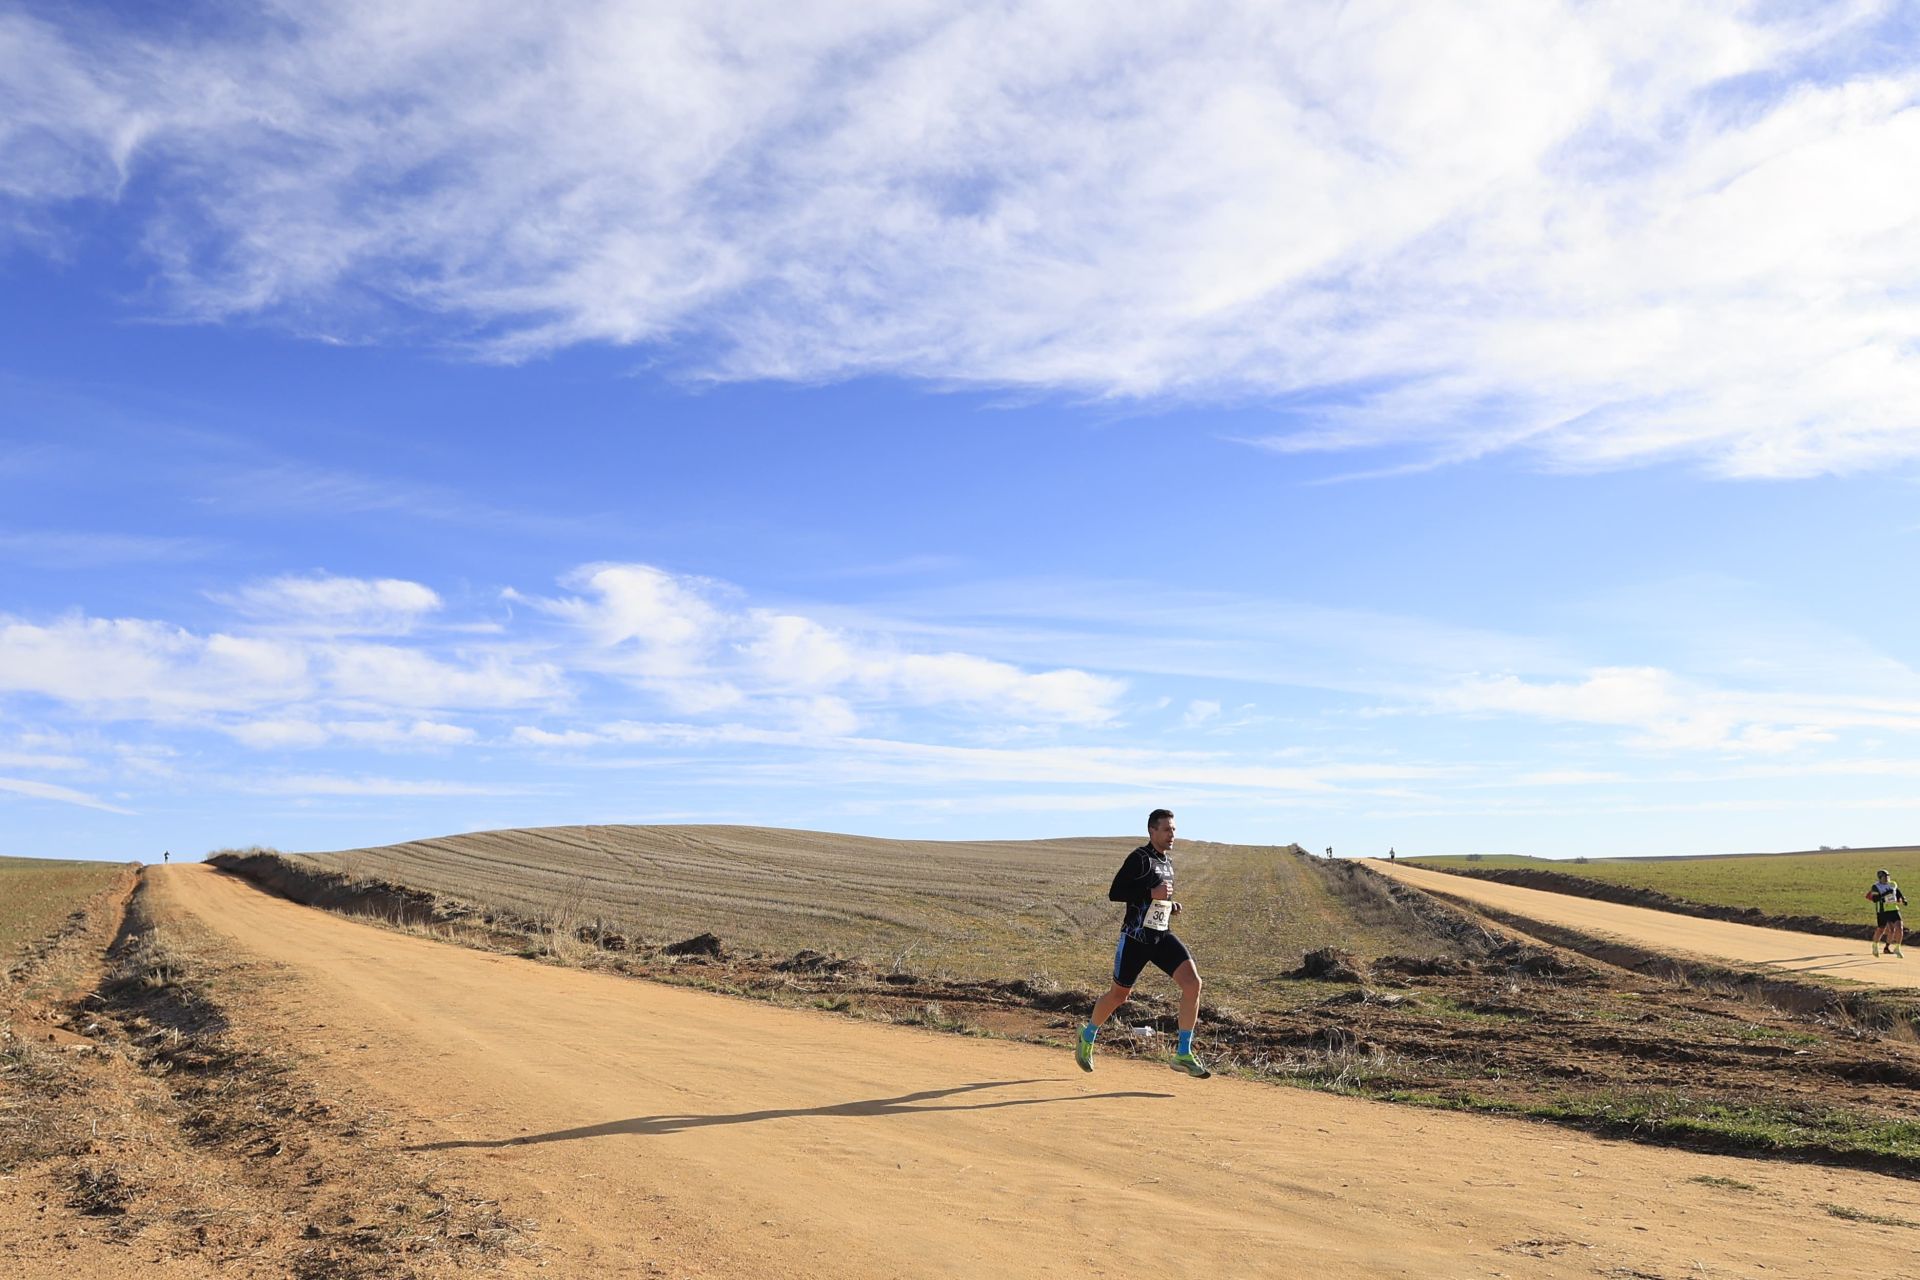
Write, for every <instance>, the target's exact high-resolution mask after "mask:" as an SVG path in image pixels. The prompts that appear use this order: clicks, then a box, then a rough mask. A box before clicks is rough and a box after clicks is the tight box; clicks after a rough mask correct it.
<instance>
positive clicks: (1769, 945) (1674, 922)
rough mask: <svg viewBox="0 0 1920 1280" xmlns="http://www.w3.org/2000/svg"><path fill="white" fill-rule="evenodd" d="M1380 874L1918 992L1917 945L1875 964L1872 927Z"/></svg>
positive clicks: (1748, 958)
mask: <svg viewBox="0 0 1920 1280" xmlns="http://www.w3.org/2000/svg"><path fill="white" fill-rule="evenodd" d="M1367 865H1368V866H1370V867H1372V868H1373V869H1374V870H1375V871H1378V872H1380V873H1381V874H1382V875H1388V876H1392V877H1393V878H1394V879H1396V880H1399V881H1401V882H1403V883H1405V884H1410V885H1412V886H1414V887H1415V888H1416V889H1425V890H1426V891H1427V892H1429V893H1437V894H1444V895H1446V896H1448V897H1452V898H1458V899H1460V900H1461V901H1463V902H1470V903H1478V904H1479V905H1481V906H1486V907H1492V908H1495V909H1496V910H1500V911H1508V912H1511V913H1513V914H1514V915H1517V916H1522V917H1524V918H1526V919H1528V920H1539V921H1541V922H1542V923H1545V924H1555V925H1561V926H1563V927H1565V928H1569V929H1578V930H1580V931H1581V932H1582V933H1590V934H1594V935H1596V936H1601V937H1610V938H1619V939H1621V940H1623V941H1626V942H1632V943H1637V944H1639V945H1641V946H1644V947H1652V948H1653V949H1654V950H1656V951H1666V952H1671V953H1676V954H1680V955H1692V956H1702V957H1705V958H1708V959H1713V960H1738V961H1743V962H1745V963H1748V964H1765V965H1771V966H1773V967H1774V968H1776V969H1787V970H1791V971H1792V972H1794V973H1805V974H1810V975H1814V976H1820V977H1830V978H1845V979H1848V980H1850V981H1853V982H1868V983H1872V984H1874V985H1875V986H1883V987H1920V945H1916V947H1915V949H1914V951H1913V953H1912V954H1910V955H1908V956H1906V957H1905V958H1901V959H1896V958H1894V957H1891V956H1889V957H1883V958H1879V959H1876V958H1875V957H1874V955H1873V952H1872V949H1871V948H1870V947H1869V946H1868V942H1867V939H1868V936H1869V935H1870V934H1871V933H1872V929H1871V928H1870V927H1869V926H1867V925H1864V924H1863V925H1861V927H1860V940H1859V941H1858V942H1849V941H1847V940H1846V939H1845V938H1828V937H1823V936H1821V935H1820V934H1817V933H1791V932H1788V931H1787V930H1785V929H1761V928H1758V927H1756V926H1754V925H1750V924H1734V923H1732V922H1730V921H1726V920H1702V919H1699V918H1697V917H1695V916H1683V915H1676V914H1675V913H1673V912H1671V911H1655V910H1653V909H1651V908H1649V907H1629V906H1625V905H1622V904H1621V903H1617V902H1597V901H1595V900H1594V899H1592V898H1576V897H1573V896H1572V895H1570V894H1564V893H1549V892H1547V891H1546V890H1543V889H1523V888H1521V887H1519V886H1518V885H1511V884H1501V883H1499V882H1498V881H1494V880H1477V879H1474V878H1473V877H1471V876H1457V875H1450V874H1448V873H1447V872H1445V871H1428V870H1425V869H1423V868H1419V867H1410V866H1408V865H1406V864H1405V863H1403V862H1383V861H1381V860H1380V859H1378V858H1375V859H1372V860H1370V861H1369V862H1368V863H1367Z"/></svg>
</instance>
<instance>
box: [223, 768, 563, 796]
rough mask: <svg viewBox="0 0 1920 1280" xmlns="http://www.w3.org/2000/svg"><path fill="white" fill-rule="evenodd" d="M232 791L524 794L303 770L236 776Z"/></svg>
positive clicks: (462, 784)
mask: <svg viewBox="0 0 1920 1280" xmlns="http://www.w3.org/2000/svg"><path fill="white" fill-rule="evenodd" d="M232 785H233V787H234V789H235V790H238V791H244V792H248V793H251V794H254V795H273V796H509V795H524V794H527V793H526V792H525V791H524V790H522V789H517V788H513V787H498V786H485V785H480V784H476V783H467V782H443V781H438V780H434V779H413V778H371V777H345V776H340V775H335V774H323V773H305V774H293V775H287V776H282V777H268V778H247V779H236V780H235V781H234V782H233V784H232Z"/></svg>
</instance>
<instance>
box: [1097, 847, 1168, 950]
mask: <svg viewBox="0 0 1920 1280" xmlns="http://www.w3.org/2000/svg"><path fill="white" fill-rule="evenodd" d="M1163 884H1164V885H1166V886H1167V887H1168V888H1169V889H1171V888H1172V887H1173V859H1172V858H1169V857H1168V856H1167V855H1166V854H1164V853H1161V852H1160V851H1159V850H1157V849H1155V848H1154V847H1153V846H1152V845H1150V844H1143V845H1141V846H1140V847H1139V848H1138V849H1135V850H1134V851H1133V852H1132V853H1130V854H1128V855H1127V860H1126V861H1125V862H1123V863H1121V864H1120V870H1118V871H1116V872H1115V873H1114V875H1113V885H1112V887H1111V888H1109V889H1108V890H1107V897H1108V898H1110V899H1112V900H1113V901H1114V902H1124V903H1126V904H1127V918H1126V921H1125V922H1124V923H1123V924H1122V925H1121V926H1120V928H1121V930H1122V931H1123V932H1125V933H1128V934H1137V933H1138V932H1139V929H1140V919H1141V917H1142V916H1144V915H1146V914H1147V904H1148V903H1149V902H1151V901H1153V891H1154V889H1155V888H1157V887H1158V886H1160V885H1163Z"/></svg>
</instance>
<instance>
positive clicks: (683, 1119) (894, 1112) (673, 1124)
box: [404, 1080, 1177, 1151]
mask: <svg viewBox="0 0 1920 1280" xmlns="http://www.w3.org/2000/svg"><path fill="white" fill-rule="evenodd" d="M1046 1083H1048V1082H1047V1081H1045V1080H983V1081H980V1082H979V1083H977V1084H962V1085H955V1086H954V1087H953V1088H951V1089H923V1090H922V1091H920V1092H919V1093H905V1094H901V1095H900V1096H899V1097H897V1098H869V1099H866V1100H865V1101H861V1102H840V1103H835V1104H833V1105H832V1106H826V1107H785V1108H779V1109H775V1110H767V1111H738V1112H734V1113H732V1114H730V1115H710V1116H696V1115H677V1116H635V1117H633V1118H632V1119H630V1120H610V1121H608V1122H607V1123H605V1124H589V1125H582V1126H580V1127H579V1128H577V1129H556V1130H554V1131H553V1132H552V1133H530V1134H524V1135H522V1136H520V1137H517V1138H471V1139H464V1140H460V1139H455V1140H449V1141H447V1142H423V1143H420V1144H419V1145H417V1146H411V1147H407V1148H404V1149H405V1150H407V1151H450V1150H456V1149H460V1148H475V1147H521V1146H530V1145H532V1144H533V1143H536V1142H572V1141H574V1140H575V1139H577V1138H607V1137H613V1136H615V1135H619V1134H636V1135H639V1136H642V1137H652V1136H654V1135H657V1134H666V1133H680V1132H682V1131H683V1130H686V1129H704V1128H707V1127H709V1126H711V1125H721V1124H753V1123H755V1122H757V1121H761V1120H787V1119H795V1118H799V1117H802V1116H910V1115H914V1114H916V1113H920V1112H934V1111H991V1110H994V1109H996V1108H999V1107H1035V1106H1040V1105H1042V1104H1045V1103H1053V1102H1092V1101H1094V1100H1096V1099H1100V1098H1172V1097H1175V1096H1177V1095H1175V1094H1171V1093H1146V1092H1142V1091H1140V1090H1126V1091H1120V1092H1114V1093H1076V1094H1069V1095H1067V1096H1065V1097H1060V1098H1005V1099H1002V1100H1000V1101H998V1102H970V1103H950V1104H946V1105H941V1106H924V1105H919V1104H923V1103H927V1102H930V1101H932V1100H933V1099H935V1098H950V1097H952V1096H953V1095H955V1094H959V1093H972V1092H974V1091H975V1090H979V1089H1005V1088H1009V1087H1011V1086H1014V1085H1022V1084H1046Z"/></svg>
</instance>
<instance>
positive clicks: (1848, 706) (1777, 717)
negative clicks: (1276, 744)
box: [1430, 667, 1920, 754]
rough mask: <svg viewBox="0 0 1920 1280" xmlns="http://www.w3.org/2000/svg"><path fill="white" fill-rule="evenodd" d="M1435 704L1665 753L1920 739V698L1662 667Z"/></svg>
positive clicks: (1610, 670) (1492, 683)
mask: <svg viewBox="0 0 1920 1280" xmlns="http://www.w3.org/2000/svg"><path fill="white" fill-rule="evenodd" d="M1430 701H1431V704H1432V706H1433V707H1435V708H1436V709H1439V710H1442V711H1447V712H1455V713H1462V714H1467V715H1486V714H1510V715H1521V716H1530V717H1534V718H1537V719H1541V720H1546V721H1550V722H1559V723H1573V724H1593V725H1612V726H1618V727H1620V728H1622V729H1628V730H1633V731H1634V732H1633V733H1632V734H1631V735H1630V736H1629V737H1628V738H1627V739H1626V742H1627V745H1629V746H1634V747H1640V748H1646V749H1651V750H1663V751H1729V752H1753V753H1763V754H1764V753H1782V752H1787V751H1791V750H1794V749H1795V748H1798V747H1802V746H1806V745H1809V744H1814V743H1824V742H1831V741H1834V740H1835V739H1836V738H1837V737H1838V734H1839V731H1841V730H1844V729H1859V728H1875V729H1890V730H1895V731H1899V732H1905V733H1920V700H1911V699H1908V700H1901V699H1893V698H1877V697H1864V696H1848V695H1839V694H1820V693H1802V692H1797V691H1780V690H1742V689H1722V688H1714V687H1710V686H1706V685H1702V684H1699V683H1697V682H1694V681H1689V680H1685V679H1683V678H1681V677H1680V676H1677V675H1675V674H1674V673H1673V672H1670V671H1665V670H1662V669H1660V668H1657V667H1601V668H1596V669H1595V670H1593V671H1591V672H1589V673H1588V674H1587V675H1586V676H1585V678H1583V679H1579V680H1564V681H1530V680H1526V679H1522V678H1521V677H1519V676H1513V675H1502V676H1492V677H1488V676H1474V677H1469V678H1466V679H1463V680H1460V681H1457V682H1455V683H1453V684H1451V685H1449V686H1447V687H1444V688H1442V689H1439V690H1436V691H1434V692H1433V693H1432V694H1431V695H1430Z"/></svg>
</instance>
